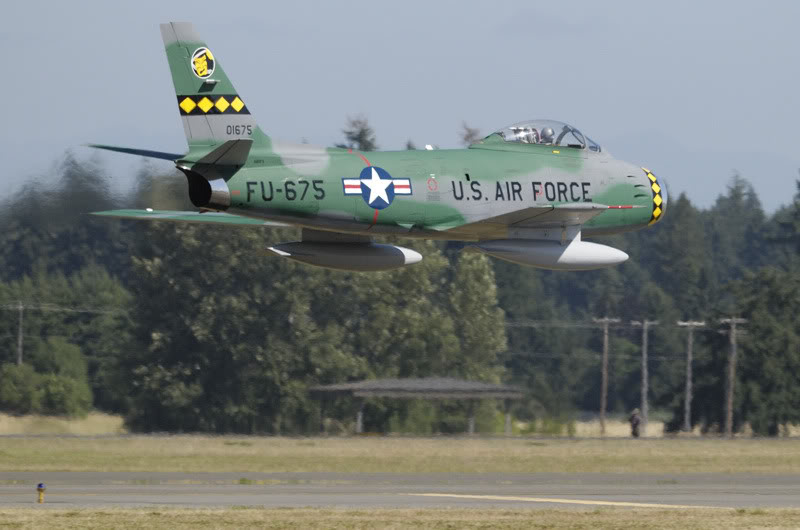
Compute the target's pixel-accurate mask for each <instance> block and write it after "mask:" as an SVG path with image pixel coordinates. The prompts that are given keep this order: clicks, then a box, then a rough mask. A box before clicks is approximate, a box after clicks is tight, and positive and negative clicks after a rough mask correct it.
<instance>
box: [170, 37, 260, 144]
mask: <svg viewBox="0 0 800 530" xmlns="http://www.w3.org/2000/svg"><path fill="white" fill-rule="evenodd" d="M161 36H162V38H163V39H164V48H165V49H166V52H167V61H168V62H169V69H170V73H171V74H172V82H173V84H174V85H175V94H176V95H177V102H176V103H177V107H178V110H179V112H180V115H181V121H183V129H184V132H185V134H186V140H187V142H188V143H189V150H190V153H189V156H190V157H191V156H192V152H195V153H197V154H201V153H203V152H209V151H211V150H213V149H215V148H217V147H219V146H220V145H222V144H224V143H225V142H228V141H231V140H248V143H249V142H250V141H252V145H253V147H256V146H261V145H264V146H268V145H269V143H270V140H269V137H268V136H266V135H265V134H264V133H263V132H262V131H261V129H260V128H259V127H258V124H257V123H256V121H255V119H254V118H253V115H252V114H250V110H249V109H248V108H247V105H246V104H245V100H244V99H243V98H242V96H241V95H239V93H238V92H237V91H236V89H235V88H234V86H233V84H232V83H231V82H230V80H229V79H228V76H227V75H225V71H224V70H223V69H222V65H221V64H220V62H219V59H218V58H217V57H216V56H215V55H214V54H213V53H212V52H211V50H210V49H209V47H208V46H207V45H206V43H205V42H204V41H203V40H202V39H201V38H200V37H199V35H198V34H197V33H196V32H195V30H194V26H192V24H190V23H188V22H170V23H167V24H161ZM200 156H202V155H200Z"/></svg>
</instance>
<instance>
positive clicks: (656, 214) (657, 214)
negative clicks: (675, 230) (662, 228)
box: [653, 206, 661, 219]
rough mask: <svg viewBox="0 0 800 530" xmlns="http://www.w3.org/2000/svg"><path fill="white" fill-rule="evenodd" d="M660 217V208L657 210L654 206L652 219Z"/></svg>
mask: <svg viewBox="0 0 800 530" xmlns="http://www.w3.org/2000/svg"><path fill="white" fill-rule="evenodd" d="M660 215H661V208H659V207H658V206H656V209H655V210H653V217H654V218H656V219H658V217H659V216H660Z"/></svg>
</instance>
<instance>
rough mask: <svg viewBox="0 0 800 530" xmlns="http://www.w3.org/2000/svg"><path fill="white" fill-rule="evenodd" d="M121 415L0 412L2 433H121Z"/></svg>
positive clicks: (123, 429) (122, 431) (122, 430)
mask: <svg viewBox="0 0 800 530" xmlns="http://www.w3.org/2000/svg"><path fill="white" fill-rule="evenodd" d="M124 432H125V427H124V426H123V424H122V417H121V416H112V415H111V414H103V413H102V412H92V413H91V414H89V415H88V416H86V417H85V418H76V419H70V418H60V417H56V416H9V415H8V414H0V434H77V435H95V434H121V433H124Z"/></svg>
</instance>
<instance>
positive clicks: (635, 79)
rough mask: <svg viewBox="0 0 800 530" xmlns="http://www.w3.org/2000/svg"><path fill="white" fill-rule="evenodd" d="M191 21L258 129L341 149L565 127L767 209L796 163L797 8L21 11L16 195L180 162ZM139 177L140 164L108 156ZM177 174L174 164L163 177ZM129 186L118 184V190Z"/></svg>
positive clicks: (10, 155)
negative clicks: (58, 177) (72, 174)
mask: <svg viewBox="0 0 800 530" xmlns="http://www.w3.org/2000/svg"><path fill="white" fill-rule="evenodd" d="M174 20H186V21H191V22H193V23H194V24H195V26H196V28H197V30H198V31H199V32H200V34H201V35H202V36H203V38H204V39H205V40H206V41H207V43H208V44H209V47H210V48H211V49H212V50H213V52H214V55H215V57H216V58H217V59H218V60H220V62H221V63H222V64H223V65H224V68H225V70H226V72H227V73H228V75H229V77H230V78H231V80H232V81H233V83H234V84H235V85H236V88H237V90H238V91H239V93H240V94H242V95H243V96H244V99H245V101H246V102H247V106H248V108H249V109H250V110H251V112H252V113H253V114H254V115H255V117H256V119H257V120H258V121H259V123H260V125H261V126H262V128H263V129H264V130H265V131H266V132H267V133H268V134H270V135H272V136H275V137H277V138H282V139H285V140H290V141H300V140H301V139H306V140H307V141H308V142H310V143H312V144H321V145H332V144H333V143H335V142H337V141H341V140H342V134H341V129H342V126H343V124H344V122H345V119H346V117H347V116H348V115H356V114H363V115H365V116H367V117H368V118H369V120H370V122H371V123H372V125H373V126H374V128H375V130H376V133H377V138H378V143H379V145H380V147H381V148H383V149H401V148H402V147H403V146H404V144H405V142H406V140H408V139H409V138H410V139H412V140H413V141H414V142H415V143H416V144H417V145H420V144H425V143H432V144H438V145H439V146H441V147H443V148H445V147H456V146H457V145H458V132H459V129H460V126H461V123H462V121H464V120H466V122H467V123H469V124H470V125H471V126H474V127H478V128H480V130H481V131H482V132H483V133H486V134H488V133H489V132H491V131H492V130H495V129H499V128H501V127H502V126H504V125H507V124H510V123H512V122H516V121H521V120H525V119H530V118H552V119H558V120H562V121H567V122H569V123H571V124H573V125H575V126H577V127H578V128H580V129H581V130H582V131H583V132H584V133H586V134H587V135H589V136H591V137H592V138H593V139H594V140H596V141H597V142H598V143H600V144H601V145H603V146H604V147H605V148H607V149H608V150H609V151H611V152H612V153H613V154H614V155H615V156H617V157H619V158H623V159H625V160H628V161H630V162H634V163H638V164H641V165H646V166H647V167H649V168H650V169H652V170H653V171H654V172H655V173H656V175H658V176H659V177H660V178H664V179H666V180H667V181H668V182H669V184H670V189H671V192H672V193H673V195H674V194H677V193H678V192H681V191H686V192H687V193H688V194H689V196H690V197H691V199H692V200H693V201H694V202H695V203H696V204H699V205H700V206H709V205H711V204H712V203H713V201H714V199H715V198H716V196H717V195H718V194H719V193H720V192H721V191H723V190H724V189H725V186H726V185H727V184H728V182H729V180H730V178H731V176H732V175H733V173H734V171H738V172H740V173H741V174H742V175H743V176H745V177H746V178H748V179H749V180H750V181H751V182H752V183H753V184H754V186H755V188H756V190H757V191H758V193H759V196H760V197H761V200H762V202H763V203H764V205H765V207H766V208H767V209H768V210H770V211H771V210H773V209H775V208H776V207H778V206H779V205H781V204H785V203H788V202H789V201H790V200H791V197H792V195H793V193H794V191H795V186H794V182H795V179H796V178H797V176H798V174H797V169H798V168H800V151H798V146H797V141H798V134H797V127H798V121H800V120H799V118H800V106H798V102H797V100H796V98H797V95H796V94H797V86H798V76H800V70H798V64H800V61H799V60H798V59H799V58H800V57H798V56H799V55H800V36H798V32H797V25H798V20H800V2H790V1H786V2H777V1H774V2H752V1H750V2H741V1H720V2H710V1H709V2H695V1H692V2H676V1H670V2H659V3H658V4H655V3H652V2H641V1H640V0H637V1H630V2H627V1H626V2H622V1H620V2H617V1H606V2H596V1H592V2H582V1H574V0H573V1H570V2H547V3H544V2H531V1H526V2H487V1H480V2H470V1H463V0H462V1H458V2H443V1H442V2H438V1H431V0H428V1H422V2H417V1H402V2H382V1H376V0H372V1H365V2H319V3H315V2H308V1H306V2H282V3H273V2H263V1H262V2H254V3H248V2H244V1H239V2H219V1H215V2H210V1H204V0H192V1H191V2H164V1H158V2H154V1H137V2H132V3H128V2H108V1H103V2H99V1H93V2H88V1H87V2H78V1H73V2H53V1H48V2H37V1H26V2H9V3H8V4H7V5H6V6H4V8H3V16H2V18H0V49H2V52H3V53H2V58H3V60H2V63H0V64H2V66H3V70H4V71H3V74H2V77H1V79H2V84H3V87H0V102H2V104H3V110H4V118H3V120H2V122H0V123H2V125H0V155H2V159H3V162H4V164H3V171H2V173H1V174H0V179H1V180H0V181H1V182H2V183H3V184H4V189H6V190H14V189H16V187H17V184H18V183H19V182H22V181H24V180H25V179H27V178H32V177H34V176H37V175H44V174H46V173H47V171H48V170H49V168H51V167H52V166H53V164H54V162H56V161H57V160H58V159H60V158H61V157H62V156H63V154H64V152H65V151H66V150H67V149H73V150H74V152H75V153H78V154H79V156H91V154H90V153H89V150H88V149H86V148H82V147H76V146H80V145H81V144H83V143H86V142H103V143H115V144H122V145H130V146H136V147H143V148H151V149H158V150H164V151H175V152H181V151H182V150H183V149H184V148H185V141H184V137H183V129H182V127H181V124H180V119H179V116H178V110H177V108H176V105H175V97H174V92H173V88H172V83H171V80H170V76H169V70H168V68H167V62H166V57H165V55H164V51H163V45H162V42H161V36H160V33H159V30H158V24H159V23H160V22H167V21H174ZM103 160H104V161H106V162H108V163H109V178H110V179H112V180H113V181H116V182H117V183H119V182H127V181H128V179H129V178H130V175H131V173H132V170H133V169H136V168H138V167H139V164H140V161H139V160H137V159H136V158H133V157H130V156H126V155H103ZM167 167H168V166H167ZM118 185H119V184H118Z"/></svg>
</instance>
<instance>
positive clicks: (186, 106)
mask: <svg viewBox="0 0 800 530" xmlns="http://www.w3.org/2000/svg"><path fill="white" fill-rule="evenodd" d="M178 106H179V107H180V108H182V109H183V112H185V113H186V114H189V113H190V112H192V111H193V110H194V108H195V107H196V106H197V104H196V103H195V102H194V101H192V98H183V101H181V103H180V105H178Z"/></svg>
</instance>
